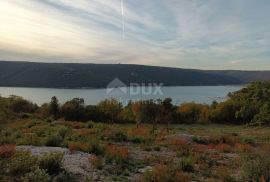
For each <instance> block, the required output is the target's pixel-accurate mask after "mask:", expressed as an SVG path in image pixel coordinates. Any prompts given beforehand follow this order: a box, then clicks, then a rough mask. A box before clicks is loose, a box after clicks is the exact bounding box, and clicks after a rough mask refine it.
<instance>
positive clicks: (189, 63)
mask: <svg viewBox="0 0 270 182" xmlns="http://www.w3.org/2000/svg"><path fill="white" fill-rule="evenodd" d="M124 5H125V24H126V33H125V34H126V35H125V39H124V40H122V22H121V21H122V19H121V0H91V1H88V0H74V1H70V0H43V1H36V0H25V1H20V0H9V1H0V12H1V14H0V21H1V24H0V53H1V54H0V59H2V60H30V61H50V62H55V61H58V62H95V63H110V62H111V63H119V62H121V63H135V64H151V65H162V66H177V67H190V68H202V69H212V68H213V69H219V68H223V69H231V68H233V69H234V68H237V69H246V68H247V69H249V66H250V68H252V67H251V65H252V66H253V64H254V61H253V64H250V63H251V62H252V60H256V62H257V64H258V66H257V67H258V68H257V69H266V68H268V69H270V64H268V63H269V57H270V50H269V47H270V35H269V28H270V20H269V19H268V18H265V17H269V12H268V8H269V7H270V2H269V1H265V0H262V1H261V2H260V3H258V2H255V1H252V0H238V1H234V0H228V1H222V0H147V1H143V0H136V1H133V0H124ZM267 7H268V8H267ZM251 13H252V16H251ZM267 15H268V16H267ZM237 60H241V61H239V62H237ZM228 63H230V64H228ZM236 63H237V64H236Z"/></svg>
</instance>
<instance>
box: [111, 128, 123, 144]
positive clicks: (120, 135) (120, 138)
mask: <svg viewBox="0 0 270 182" xmlns="http://www.w3.org/2000/svg"><path fill="white" fill-rule="evenodd" d="M112 139H113V140H114V141H115V142H124V141H127V134H126V133H124V132H122V131H119V132H117V133H115V134H114V136H112Z"/></svg>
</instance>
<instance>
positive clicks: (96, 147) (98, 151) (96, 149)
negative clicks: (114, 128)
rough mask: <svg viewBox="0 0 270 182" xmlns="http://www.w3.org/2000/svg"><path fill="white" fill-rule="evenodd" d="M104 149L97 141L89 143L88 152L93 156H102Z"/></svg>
mask: <svg viewBox="0 0 270 182" xmlns="http://www.w3.org/2000/svg"><path fill="white" fill-rule="evenodd" d="M104 150H105V149H104V147H103V146H102V145H100V144H99V142H98V141H92V142H91V143H90V149H89V152H90V153H92V154H95V155H103V154H104Z"/></svg>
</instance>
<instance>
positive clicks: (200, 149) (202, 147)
mask: <svg viewBox="0 0 270 182" xmlns="http://www.w3.org/2000/svg"><path fill="white" fill-rule="evenodd" d="M192 148H193V151H194V152H200V153H202V152H205V151H207V150H208V146H207V145H204V144H193V146H192Z"/></svg>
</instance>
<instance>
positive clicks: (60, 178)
mask: <svg viewBox="0 0 270 182" xmlns="http://www.w3.org/2000/svg"><path fill="white" fill-rule="evenodd" d="M66 181H68V182H75V181H76V180H75V177H74V176H73V175H72V174H70V173H68V172H66V171H63V172H61V173H59V174H58V175H57V176H55V177H54V178H53V182H66Z"/></svg>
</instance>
